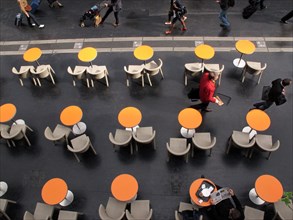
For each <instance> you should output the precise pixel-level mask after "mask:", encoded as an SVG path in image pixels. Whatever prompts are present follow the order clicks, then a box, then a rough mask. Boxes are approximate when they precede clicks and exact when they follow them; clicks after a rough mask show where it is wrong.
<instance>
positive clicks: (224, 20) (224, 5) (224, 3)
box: [217, 0, 235, 29]
mask: <svg viewBox="0 0 293 220" xmlns="http://www.w3.org/2000/svg"><path fill="white" fill-rule="evenodd" d="M217 2H218V3H219V4H220V8H221V11H220V15H219V19H220V21H221V23H220V26H221V27H222V28H224V29H230V22H229V21H228V17H227V12H228V9H229V7H233V6H234V4H235V1H234V0H219V1H217Z"/></svg>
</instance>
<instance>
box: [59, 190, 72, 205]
mask: <svg viewBox="0 0 293 220" xmlns="http://www.w3.org/2000/svg"><path fill="white" fill-rule="evenodd" d="M73 199H74V195H73V193H72V192H71V191H70V190H68V191H67V195H66V197H65V199H64V200H63V201H62V202H60V203H59V205H61V206H69V205H70V204H71V203H72V202H73Z"/></svg>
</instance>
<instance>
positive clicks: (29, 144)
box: [23, 134, 31, 146]
mask: <svg viewBox="0 0 293 220" xmlns="http://www.w3.org/2000/svg"><path fill="white" fill-rule="evenodd" d="M23 136H24V138H25V140H26V143H27V144H28V146H31V142H30V141H29V139H28V137H27V136H26V135H25V134H23Z"/></svg>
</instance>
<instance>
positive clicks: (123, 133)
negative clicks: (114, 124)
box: [114, 129, 132, 143]
mask: <svg viewBox="0 0 293 220" xmlns="http://www.w3.org/2000/svg"><path fill="white" fill-rule="evenodd" d="M130 137H132V132H131V131H127V130H122V129H116V132H115V136H114V139H115V141H117V142H121V143H123V142H125V141H127V140H129V138H130Z"/></svg>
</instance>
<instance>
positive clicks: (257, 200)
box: [249, 188, 265, 205]
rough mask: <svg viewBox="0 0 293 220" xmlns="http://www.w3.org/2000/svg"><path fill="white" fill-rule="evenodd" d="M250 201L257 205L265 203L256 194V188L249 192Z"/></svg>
mask: <svg viewBox="0 0 293 220" xmlns="http://www.w3.org/2000/svg"><path fill="white" fill-rule="evenodd" d="M249 199H250V200H251V201H252V202H253V203H254V204H256V205H262V204H264V203H265V201H263V200H262V199H261V198H260V197H259V196H258V195H257V193H256V191H255V188H253V189H251V190H250V191H249Z"/></svg>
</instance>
